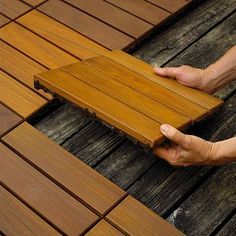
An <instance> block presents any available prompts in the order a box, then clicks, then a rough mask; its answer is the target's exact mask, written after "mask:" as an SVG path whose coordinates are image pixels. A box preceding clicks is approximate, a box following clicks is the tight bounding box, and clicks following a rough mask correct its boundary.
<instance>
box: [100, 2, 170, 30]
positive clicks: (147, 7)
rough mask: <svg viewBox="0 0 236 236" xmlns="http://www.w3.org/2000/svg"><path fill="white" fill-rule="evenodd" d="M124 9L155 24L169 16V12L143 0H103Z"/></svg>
mask: <svg viewBox="0 0 236 236" xmlns="http://www.w3.org/2000/svg"><path fill="white" fill-rule="evenodd" d="M105 1H106V2H109V3H111V4H114V5H115V6H118V7H120V8H122V9H124V10H125V11H128V12H130V13H132V14H134V15H136V16H138V17H140V18H141V19H143V20H145V21H148V22H149V23H151V24H153V25H157V24H158V23H160V22H161V21H162V20H164V19H166V18H167V17H168V16H170V13H169V12H167V11H165V10H163V9H161V8H159V7H157V6H155V5H153V4H151V3H149V2H147V1H144V0H135V1H134V0H125V1H121V0H105Z"/></svg>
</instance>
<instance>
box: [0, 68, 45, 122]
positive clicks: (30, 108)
mask: <svg viewBox="0 0 236 236" xmlns="http://www.w3.org/2000/svg"><path fill="white" fill-rule="evenodd" d="M0 85H1V86H0V100H1V101H2V102H3V103H5V104H6V105H7V106H8V107H10V108H11V109H12V110H14V111H15V112H16V113H18V114H19V115H21V116H23V117H24V118H26V117H28V116H29V115H31V114H32V113H33V112H35V111H36V110H38V109H39V108H41V107H42V106H43V105H45V104H46V103H47V100H46V99H44V98H42V97H41V96H39V95H38V94H36V93H35V92H33V91H32V90H30V89H29V88H27V87H25V86H24V85H22V84H21V83H19V82H18V81H16V80H15V79H13V78H12V77H11V76H9V75H8V74H6V73H4V72H2V71H0Z"/></svg>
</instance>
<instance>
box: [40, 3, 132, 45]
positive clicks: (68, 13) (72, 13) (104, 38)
mask: <svg viewBox="0 0 236 236" xmlns="http://www.w3.org/2000/svg"><path fill="white" fill-rule="evenodd" d="M38 9H39V10H40V11H42V12H43V13H45V14H47V15H49V16H51V17H53V18H55V19H56V20H58V21H60V22H62V23H64V24H65V25H67V26H69V27H71V28H72V29H74V30H76V31H78V32H79V33H81V34H82V35H85V36H86V37H88V38H90V39H92V40H94V41H95V42H97V43H99V44H101V45H103V46H104V47H106V48H109V49H120V48H124V47H126V46H127V45H130V44H131V43H132V42H133V41H134V39H133V38H132V37H129V36H127V35H125V34H124V33H122V32H120V31H118V30H116V29H114V28H112V27H110V26H108V25H106V24H105V23H103V22H101V21H99V20H97V19H95V18H93V17H91V16H89V15H87V14H86V13H84V12H82V11H80V10H78V9H75V8H74V7H72V6H70V5H68V4H66V3H64V2H62V1H58V0H49V1H47V2H46V3H44V4H42V5H41V6H40V7H39V8H38Z"/></svg>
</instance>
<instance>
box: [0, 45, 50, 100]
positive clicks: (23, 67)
mask: <svg viewBox="0 0 236 236" xmlns="http://www.w3.org/2000/svg"><path fill="white" fill-rule="evenodd" d="M0 50H1V53H2V55H4V60H0V67H1V68H2V69H3V70H4V71H6V72H7V73H9V74H10V75H12V76H13V77H14V78H16V79H17V80H19V81H20V82H22V83H23V84H25V85H26V86H28V87H30V88H32V89H34V90H35V88H34V81H33V78H34V75H35V74H38V73H40V72H43V71H45V70H46V68H45V67H43V66H41V65H40V64H38V63H37V62H35V61H33V60H32V59H30V58H29V57H27V56H25V55H24V54H22V53H20V52H19V51H17V50H16V49H15V48H13V47H11V46H9V45H8V44H6V43H4V42H3V41H0ZM35 91H36V90H35ZM37 92H39V93H40V94H41V95H42V96H44V97H45V98H47V99H51V98H52V96H51V95H50V94H48V93H45V92H43V91H37Z"/></svg>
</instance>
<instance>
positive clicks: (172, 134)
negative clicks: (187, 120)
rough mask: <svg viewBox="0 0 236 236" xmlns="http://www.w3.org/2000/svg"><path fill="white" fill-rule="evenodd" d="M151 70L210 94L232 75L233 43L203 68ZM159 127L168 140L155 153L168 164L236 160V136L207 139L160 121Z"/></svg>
mask: <svg viewBox="0 0 236 236" xmlns="http://www.w3.org/2000/svg"><path fill="white" fill-rule="evenodd" d="M154 72H155V73H156V74H158V75H160V76H166V77H170V78H174V79H176V81H178V82H179V83H181V84H183V85H185V86H188V87H192V88H196V89H199V90H202V91H204V92H207V93H210V94H211V93H214V92H216V91H218V90H219V89H221V88H223V87H224V86H226V85H227V84H229V83H231V82H232V81H233V80H235V79H236V46H234V47H232V48H231V49H230V50H229V51H228V52H226V54H225V55H224V56H223V57H222V58H220V59H219V60H218V61H217V62H215V63H214V64H211V65H210V66H208V67H207V68H205V69H199V68H193V67H191V66H186V65H184V66H180V67H168V68H159V67H155V68H154ZM160 131H161V132H162V133H163V134H164V135H165V136H166V137H167V138H168V139H169V140H170V141H171V144H170V145H168V146H160V147H158V148H157V149H156V150H155V154H156V155H157V156H159V157H160V158H163V159H164V160H166V161H167V162H169V163H170V164H171V165H174V166H189V165H222V164H226V163H229V162H232V161H236V137H233V138H230V139H227V140H224V141H219V142H209V141H206V140H204V139H201V138H199V137H196V136H193V135H186V134H183V133H181V132H180V131H178V130H177V129H175V128H174V127H172V126H170V125H169V124H163V125H162V126H161V128H160Z"/></svg>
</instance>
